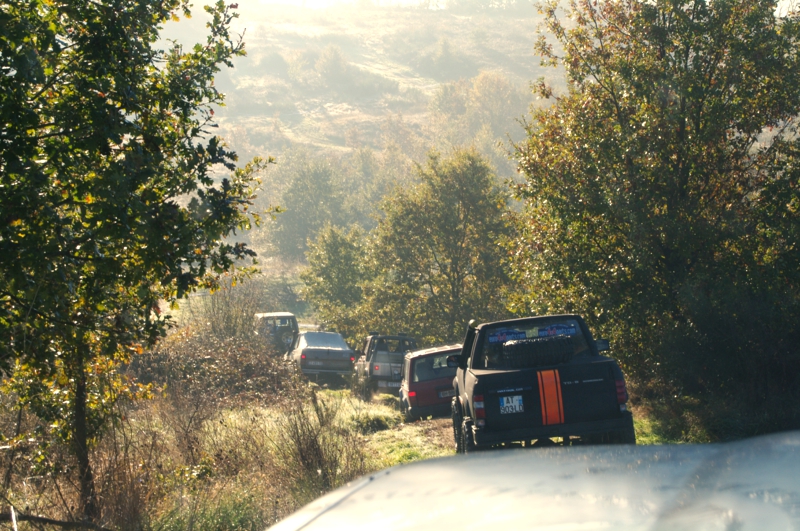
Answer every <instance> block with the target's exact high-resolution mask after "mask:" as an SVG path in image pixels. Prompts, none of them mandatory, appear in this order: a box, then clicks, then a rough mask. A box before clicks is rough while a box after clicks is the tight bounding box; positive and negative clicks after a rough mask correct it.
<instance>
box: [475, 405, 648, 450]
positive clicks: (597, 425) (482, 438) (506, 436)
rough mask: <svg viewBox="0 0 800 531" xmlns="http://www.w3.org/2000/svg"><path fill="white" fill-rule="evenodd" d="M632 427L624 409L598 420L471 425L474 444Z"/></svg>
mask: <svg viewBox="0 0 800 531" xmlns="http://www.w3.org/2000/svg"><path fill="white" fill-rule="evenodd" d="M632 428H633V416H632V415H631V413H630V411H625V412H623V413H622V414H621V416H620V417H619V418H616V419H608V420H598V421H593V422H575V423H572V424H554V425H550V426H536V427H527V428H519V429H516V430H504V431H489V432H487V431H484V429H483V428H477V427H475V426H473V427H472V433H473V435H474V439H475V444H477V445H484V444H500V443H510V442H517V441H530V440H533V439H545V438H547V439H549V438H551V437H569V436H583V435H594V434H601V433H608V432H615V431H622V430H628V429H632Z"/></svg>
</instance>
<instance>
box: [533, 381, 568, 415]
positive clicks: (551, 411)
mask: <svg viewBox="0 0 800 531" xmlns="http://www.w3.org/2000/svg"><path fill="white" fill-rule="evenodd" d="M538 376H539V400H540V401H541V403H542V423H543V424H544V425H545V426H549V425H551V424H563V423H564V404H563V402H562V398H561V377H560V375H559V374H558V371H557V370H551V371H539V372H538Z"/></svg>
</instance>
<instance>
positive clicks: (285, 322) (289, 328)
mask: <svg viewBox="0 0 800 531" xmlns="http://www.w3.org/2000/svg"><path fill="white" fill-rule="evenodd" d="M255 318H256V334H258V335H260V336H261V337H263V338H265V339H266V340H267V341H269V342H270V343H271V344H272V345H273V346H274V347H275V348H276V349H277V350H278V352H280V353H281V354H285V353H286V352H288V351H289V348H290V347H291V345H292V343H294V340H295V339H296V338H297V335H298V334H299V333H300V327H299V326H298V325H297V318H296V317H295V316H294V314H292V313H289V312H272V313H257V314H256V315H255Z"/></svg>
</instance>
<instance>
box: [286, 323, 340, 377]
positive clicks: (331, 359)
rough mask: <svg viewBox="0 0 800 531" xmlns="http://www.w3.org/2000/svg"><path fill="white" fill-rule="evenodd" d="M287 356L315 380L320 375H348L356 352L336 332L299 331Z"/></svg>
mask: <svg viewBox="0 0 800 531" xmlns="http://www.w3.org/2000/svg"><path fill="white" fill-rule="evenodd" d="M287 357H288V359H289V360H290V361H291V362H292V363H294V364H295V365H296V366H297V368H298V369H300V371H302V373H303V374H305V375H306V376H308V377H310V378H312V379H315V380H316V379H319V378H320V377H321V376H336V377H338V376H347V377H349V376H350V373H351V372H352V371H353V362H354V361H355V359H356V353H355V352H354V351H353V349H351V348H350V347H349V346H348V345H347V343H346V342H345V340H344V338H343V337H342V336H341V335H340V334H337V333H336V332H300V334H299V335H298V336H297V340H296V341H295V343H294V344H293V345H292V350H291V351H290V352H289V354H287Z"/></svg>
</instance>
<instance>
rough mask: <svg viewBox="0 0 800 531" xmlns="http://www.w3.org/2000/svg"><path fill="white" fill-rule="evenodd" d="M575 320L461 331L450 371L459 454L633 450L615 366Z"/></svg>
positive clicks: (499, 324) (535, 320)
mask: <svg viewBox="0 0 800 531" xmlns="http://www.w3.org/2000/svg"><path fill="white" fill-rule="evenodd" d="M608 348H609V346H608V341H607V340H603V339H598V340H596V341H595V340H594V339H592V335H591V333H590V332H589V329H588V327H587V326H586V323H585V322H584V320H583V319H582V318H581V317H580V316H578V315H553V316H543V317H529V318H524V319H513V320H508V321H499V322H494V323H484V324H480V325H475V323H474V321H473V322H471V323H470V326H469V327H468V328H467V334H466V337H465V339H464V345H463V347H462V349H461V351H460V353H458V354H454V355H452V356H450V357H449V358H448V365H450V366H451V367H456V368H457V371H456V377H455V379H454V380H453V386H454V389H455V392H456V396H455V397H454V398H453V401H452V419H453V435H454V438H455V442H456V449H457V450H458V451H459V452H470V451H473V450H476V449H481V448H488V447H491V446H493V445H500V444H510V443H524V444H526V445H527V444H531V443H534V441H535V443H534V444H536V445H549V444H553V440H552V439H553V438H562V440H563V443H564V444H572V443H573V442H583V443H624V444H636V437H635V434H634V430H633V417H632V416H631V413H630V412H629V411H628V410H627V406H626V403H627V401H628V391H627V388H626V386H625V378H624V377H623V375H622V371H621V370H620V368H619V365H618V364H617V362H616V361H614V360H613V359H611V358H609V357H606V356H601V355H600V352H601V351H605V350H608Z"/></svg>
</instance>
